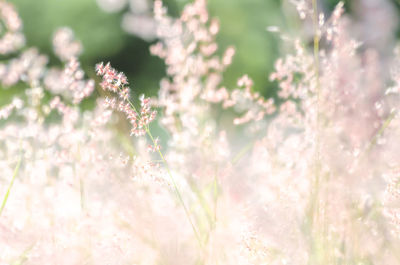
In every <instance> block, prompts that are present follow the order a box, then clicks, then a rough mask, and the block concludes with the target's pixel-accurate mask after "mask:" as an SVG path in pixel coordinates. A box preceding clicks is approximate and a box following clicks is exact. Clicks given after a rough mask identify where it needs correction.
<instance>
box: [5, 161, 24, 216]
mask: <svg viewBox="0 0 400 265" xmlns="http://www.w3.org/2000/svg"><path fill="white" fill-rule="evenodd" d="M21 160H22V155H20V156H19V158H18V162H17V166H16V167H15V169H14V173H13V176H12V178H11V182H10V184H9V185H8V189H7V192H6V195H5V196H4V199H3V202H2V204H1V207H0V215H1V213H2V212H3V209H4V207H5V206H6V203H7V200H8V196H9V195H10V191H11V188H12V186H13V184H14V180H15V177H16V176H17V174H18V171H19V167H20V165H21Z"/></svg>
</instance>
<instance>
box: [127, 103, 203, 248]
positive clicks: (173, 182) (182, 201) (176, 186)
mask: <svg viewBox="0 0 400 265" xmlns="http://www.w3.org/2000/svg"><path fill="white" fill-rule="evenodd" d="M127 101H128V103H129V105H130V106H131V107H132V109H133V110H134V111H135V112H136V114H137V115H138V116H139V118H140V117H141V115H140V112H138V111H137V109H136V107H135V105H133V103H132V102H131V101H130V100H129V99H127ZM144 128H145V131H146V133H147V135H148V136H149V137H150V140H151V141H152V143H153V145H154V146H155V145H156V141H155V139H154V137H153V135H152V134H151V132H150V129H149V127H148V125H145V127H144ZM157 151H158V154H159V156H160V158H161V160H162V162H163V164H164V166H165V168H166V170H167V173H168V176H169V178H170V180H171V182H172V185H173V187H174V190H175V193H176V195H177V197H178V199H179V202H180V203H181V204H182V207H183V209H184V211H185V214H186V217H187V219H188V221H189V223H190V225H191V227H192V229H193V232H194V234H195V236H196V239H197V241H198V243H199V245H200V247H201V248H203V244H202V241H201V238H200V235H199V233H198V231H197V229H196V227H195V225H194V222H193V221H192V218H191V215H190V211H189V209H188V208H187V206H186V204H185V202H184V200H183V197H182V194H181V192H180V190H179V188H178V185H177V184H176V181H175V179H174V177H173V175H172V173H171V170H170V168H169V166H168V163H167V161H166V160H165V158H164V155H163V153H162V152H161V150H160V149H159V148H158V149H157Z"/></svg>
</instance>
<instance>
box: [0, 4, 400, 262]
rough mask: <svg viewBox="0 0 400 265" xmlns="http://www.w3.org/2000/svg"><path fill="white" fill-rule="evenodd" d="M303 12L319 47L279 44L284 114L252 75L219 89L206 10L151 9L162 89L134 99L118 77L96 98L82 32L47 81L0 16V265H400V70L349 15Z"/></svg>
mask: <svg viewBox="0 0 400 265" xmlns="http://www.w3.org/2000/svg"><path fill="white" fill-rule="evenodd" d="M292 2H294V4H295V7H296V8H297V10H298V11H299V16H300V18H301V19H302V20H303V21H304V23H305V24H306V23H311V25H313V27H312V28H313V30H312V34H311V35H312V44H311V45H307V44H306V42H305V41H304V40H303V39H300V38H295V39H292V38H287V37H285V38H282V41H284V42H286V43H287V44H288V45H289V46H291V47H292V48H293V52H292V53H289V54H287V55H286V56H284V57H283V58H281V59H278V60H277V61H276V64H275V71H274V72H273V73H271V75H270V79H271V81H274V82H277V84H278V85H279V87H280V90H279V92H278V95H277V99H278V100H273V99H272V98H264V97H263V96H262V95H260V94H259V93H256V92H254V89H253V85H254V84H253V81H252V80H251V78H250V77H249V76H248V75H243V76H242V77H240V78H238V82H237V87H236V88H226V87H225V86H224V85H223V73H224V72H225V70H226V68H227V67H228V66H229V65H230V64H231V63H232V60H233V57H234V54H235V49H234V48H233V47H228V48H226V50H225V51H223V52H222V53H219V52H218V44H217V42H216V35H217V34H218V31H219V23H218V20H216V19H212V18H210V17H209V13H208V11H207V6H206V1H205V0H195V1H194V2H193V3H190V4H187V5H186V6H185V8H184V9H183V11H182V14H181V15H180V17H179V18H172V17H170V16H169V15H168V14H167V10H166V8H165V7H164V5H163V3H162V1H160V0H155V1H154V8H153V13H154V16H153V18H152V19H151V24H152V25H153V26H154V28H153V27H152V28H153V29H154V31H153V32H152V34H150V35H152V36H153V37H155V38H157V39H158V42H157V43H155V44H154V45H152V46H151V49H150V51H151V53H152V54H153V55H155V56H158V57H160V58H161V59H163V60H164V62H165V66H166V77H165V78H163V79H162V80H161V81H160V89H159V93H158V96H156V97H150V98H147V97H145V96H140V97H138V98H139V100H136V99H134V98H136V96H135V95H134V93H132V90H131V88H130V86H129V83H128V79H127V77H126V76H125V74H124V73H122V72H118V70H116V69H114V68H113V67H112V66H111V64H110V63H106V64H104V63H99V64H97V65H96V67H95V72H96V74H97V75H98V76H100V77H101V81H100V82H99V87H100V88H101V89H99V90H98V93H96V82H95V80H92V79H89V78H87V77H86V76H87V75H86V74H85V72H84V71H83V70H82V68H81V66H80V63H79V55H80V54H81V52H82V45H81V43H80V42H79V41H77V40H76V39H75V36H74V34H73V32H72V31H71V30H70V29H67V28H61V29H60V30H59V31H57V32H56V33H55V35H54V39H53V46H54V53H55V54H56V55H57V56H58V58H59V59H60V61H61V62H63V64H64V65H65V66H64V69H59V68H56V67H51V66H49V64H48V60H47V56H45V55H42V54H40V53H39V51H38V50H37V49H35V48H28V47H26V46H25V41H24V36H23V33H22V22H21V20H20V18H19V16H18V13H17V12H16V11H15V8H14V7H13V6H12V5H11V4H10V3H8V2H5V1H2V2H0V19H1V20H2V22H3V24H4V27H3V31H4V32H3V34H2V36H1V38H0V54H1V55H4V56H6V57H4V58H6V59H4V60H2V62H1V64H0V82H1V85H2V89H6V88H7V89H15V90H16V92H15V95H16V96H15V98H14V99H13V100H11V101H10V102H9V103H7V104H6V105H4V106H1V107H0V196H2V197H0V202H1V205H0V264H1V265H3V264H185V265H187V264H296V265H297V264H398V263H399V259H400V257H399V255H398V253H400V249H399V246H400V244H399V243H400V237H399V236H400V233H399V231H400V205H399V203H400V200H399V194H400V189H399V185H398V184H399V178H400V176H399V166H400V165H399V153H398V150H400V149H399V146H398V144H397V141H396V140H397V139H398V136H399V132H400V131H399V128H400V124H399V122H400V119H399V116H398V98H399V91H400V79H399V69H400V68H399V58H398V54H397V52H395V53H394V56H393V59H392V60H383V58H382V55H381V54H380V53H379V51H378V50H376V49H373V48H371V47H367V46H365V47H364V46H363V44H361V43H360V42H358V41H356V40H355V39H354V38H353V37H352V35H351V34H350V33H351V32H350V30H351V29H350V27H349V25H351V24H352V23H353V22H352V20H351V18H350V17H348V16H347V15H345V13H344V6H343V4H342V3H340V4H338V5H337V6H336V8H335V9H334V11H333V12H332V14H331V16H330V17H329V18H328V19H326V18H325V16H324V15H323V14H322V13H320V12H319V9H318V6H317V1H315V0H312V1H306V0H301V1H300V0H299V1H292ZM149 19H150V18H149ZM269 29H270V30H272V29H273V30H274V31H277V30H278V29H277V28H272V27H270V28H269ZM142 33H143V32H142ZM282 36H284V35H282ZM380 69H387V73H385V74H383V73H381V72H380ZM21 84H23V86H24V87H26V89H25V90H24V92H23V93H21V92H20V91H18V85H21ZM90 99H92V100H93V101H95V106H94V107H93V108H92V109H89V110H84V109H83V108H80V106H79V105H80V104H81V103H82V102H83V101H84V100H90ZM216 113H218V115H216ZM222 115H226V116H227V117H226V118H225V119H221V118H220V117H221V116H222ZM226 120H228V121H229V122H226ZM157 124H158V125H159V126H160V127H162V128H163V129H164V130H165V132H166V133H165V134H167V136H165V137H163V138H161V137H160V138H158V137H155V136H153V135H155V134H156V133H155V130H154V128H153V126H154V127H155V126H157ZM164 138H165V139H164ZM160 139H163V140H162V141H161V140H160ZM3 194H4V195H3Z"/></svg>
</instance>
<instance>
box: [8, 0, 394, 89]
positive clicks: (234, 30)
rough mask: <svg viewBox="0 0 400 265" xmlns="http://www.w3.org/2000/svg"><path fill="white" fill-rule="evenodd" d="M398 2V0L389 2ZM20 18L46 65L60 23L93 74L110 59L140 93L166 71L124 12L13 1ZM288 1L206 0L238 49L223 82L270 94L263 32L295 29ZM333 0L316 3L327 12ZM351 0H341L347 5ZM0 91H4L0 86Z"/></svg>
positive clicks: (82, 1) (277, 51)
mask: <svg viewBox="0 0 400 265" xmlns="http://www.w3.org/2000/svg"><path fill="white" fill-rule="evenodd" d="M393 1H397V0H393ZM11 2H12V3H14V4H15V6H16V7H17V9H18V12H19V13H20V16H21V17H22V20H23V21H24V32H25V34H26V37H27V42H28V46H36V47H38V48H39V49H40V51H41V52H42V53H43V54H47V55H50V61H51V64H53V65H54V64H55V65H57V64H60V62H59V61H57V60H56V58H55V57H54V56H52V55H51V54H52V46H51V38H52V35H53V33H54V31H55V30H56V29H57V28H59V27H64V26H68V27H70V28H72V29H73V30H74V31H75V34H76V37H77V39H79V40H81V42H82V43H83V46H84V53H83V54H82V56H81V62H82V66H83V68H84V69H85V70H86V72H87V73H88V74H89V75H90V76H91V77H92V76H94V74H93V66H94V65H95V64H96V63H97V62H99V61H111V62H112V64H113V65H114V66H115V67H116V68H118V69H119V70H121V71H124V72H125V73H126V74H127V76H128V78H129V79H130V80H131V83H132V86H133V89H134V90H135V91H138V92H139V93H142V92H145V91H146V93H148V94H152V95H154V94H155V93H156V91H157V90H158V83H159V80H160V79H161V78H162V77H163V76H164V75H165V72H164V71H165V70H164V65H163V62H162V61H161V60H159V59H158V58H155V57H153V56H151V55H150V53H149V51H148V50H149V45H150V44H151V43H148V42H145V41H143V40H141V39H140V38H137V37H135V36H131V35H129V34H127V33H125V32H124V31H123V30H122V29H121V26H120V25H121V18H122V14H123V13H124V12H126V10H123V11H121V12H118V13H112V14H111V13H105V12H104V11H102V10H101V9H100V8H99V7H98V6H97V4H96V0H12V1H11ZM164 2H165V3H166V4H167V6H168V7H169V13H170V14H172V15H175V16H176V15H178V14H179V11H180V10H181V9H182V7H183V6H184V5H185V4H186V3H187V2H189V0H165V1H164ZM287 2H288V1H287V0H286V1H283V0H209V1H208V4H209V10H210V13H211V16H213V17H217V18H218V19H219V20H220V23H221V32H220V34H219V36H218V39H217V41H218V44H219V46H220V51H223V50H224V49H225V48H226V47H228V46H229V45H233V46H234V47H236V49H237V53H236V56H235V59H234V62H233V65H232V66H231V67H230V68H229V69H228V71H227V72H226V73H225V76H224V84H225V85H226V86H227V87H228V88H234V87H235V84H236V80H237V78H239V77H240V76H241V75H243V74H248V75H249V76H250V77H251V78H253V80H254V81H255V89H256V90H258V91H261V92H262V93H263V94H264V95H265V96H273V95H275V92H276V89H277V87H276V84H274V83H271V82H269V80H268V76H269V74H270V73H271V71H272V70H273V64H274V61H275V60H276V59H277V58H278V57H280V56H281V55H282V53H283V52H284V51H283V50H282V46H281V42H280V40H279V36H278V35H277V34H275V33H270V32H267V31H266V28H267V27H268V26H271V25H277V26H279V27H281V28H282V29H283V30H284V31H289V32H290V30H292V32H294V31H295V30H296V28H297V29H298V28H299V27H300V26H299V20H298V19H297V18H295V15H294V14H295V12H294V11H293V10H292V11H291V12H292V13H290V12H289V14H287V12H286V11H287V6H288V4H287ZM338 2H339V1H338V0H325V1H320V3H321V5H322V6H323V7H324V9H326V10H332V8H333V7H334V6H335V5H336V4H337V3H338ZM350 2H351V0H346V1H345V4H346V5H347V6H349V5H350ZM282 9H284V10H285V12H283V11H282ZM0 93H1V94H0V95H4V93H8V92H5V91H3V89H2V90H0Z"/></svg>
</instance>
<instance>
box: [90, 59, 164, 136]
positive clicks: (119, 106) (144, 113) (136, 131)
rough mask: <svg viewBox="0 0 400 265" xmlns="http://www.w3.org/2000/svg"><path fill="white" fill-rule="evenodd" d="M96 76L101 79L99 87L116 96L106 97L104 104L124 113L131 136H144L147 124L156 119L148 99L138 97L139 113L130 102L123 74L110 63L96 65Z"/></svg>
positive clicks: (126, 82) (128, 89) (126, 81)
mask: <svg viewBox="0 0 400 265" xmlns="http://www.w3.org/2000/svg"><path fill="white" fill-rule="evenodd" d="M96 73H97V75H99V76H101V77H102V82H101V83H100V86H101V87H102V88H103V89H104V90H105V91H109V92H112V93H114V94H117V96H118V98H116V97H111V98H109V97H107V98H106V100H105V104H106V106H107V107H110V108H112V109H114V110H117V111H120V112H122V113H124V114H125V115H126V117H127V119H128V121H129V122H130V124H131V125H132V128H131V135H135V136H140V135H144V134H146V130H147V128H148V126H149V124H150V123H151V122H152V121H153V120H154V119H155V118H156V114H157V112H156V111H155V110H151V106H150V99H149V98H145V97H144V96H141V97H140V111H138V110H136V108H135V106H134V105H133V104H132V102H131V101H130V99H129V97H130V88H129V86H128V80H127V78H126V76H125V74H124V73H122V72H117V71H116V70H115V69H114V68H112V67H111V65H110V63H107V64H106V65H104V63H99V64H97V65H96Z"/></svg>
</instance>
